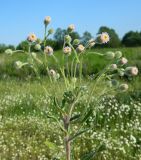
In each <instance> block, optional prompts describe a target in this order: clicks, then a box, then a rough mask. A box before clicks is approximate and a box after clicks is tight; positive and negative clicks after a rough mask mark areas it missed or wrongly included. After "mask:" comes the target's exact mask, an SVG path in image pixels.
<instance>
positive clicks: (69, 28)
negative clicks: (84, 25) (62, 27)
mask: <svg viewBox="0 0 141 160" xmlns="http://www.w3.org/2000/svg"><path fill="white" fill-rule="evenodd" d="M74 30H75V26H74V24H70V25H69V26H68V31H69V32H73V31H74Z"/></svg>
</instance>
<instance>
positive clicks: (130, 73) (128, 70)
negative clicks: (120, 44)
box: [125, 67, 138, 76]
mask: <svg viewBox="0 0 141 160" xmlns="http://www.w3.org/2000/svg"><path fill="white" fill-rule="evenodd" d="M125 74H126V75H128V76H136V75H137V74H138V68H137V67H127V68H126V69H125Z"/></svg>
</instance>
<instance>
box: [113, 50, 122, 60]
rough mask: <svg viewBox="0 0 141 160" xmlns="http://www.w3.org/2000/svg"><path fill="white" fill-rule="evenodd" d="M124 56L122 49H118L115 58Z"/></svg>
mask: <svg viewBox="0 0 141 160" xmlns="http://www.w3.org/2000/svg"><path fill="white" fill-rule="evenodd" d="M121 57H122V52H121V51H116V52H115V58H117V59H118V58H121Z"/></svg>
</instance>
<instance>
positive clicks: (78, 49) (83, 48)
mask: <svg viewBox="0 0 141 160" xmlns="http://www.w3.org/2000/svg"><path fill="white" fill-rule="evenodd" d="M76 50H77V52H78V53H81V52H83V51H84V50H85V47H84V46H83V45H82V44H79V45H78V47H77V48H76Z"/></svg>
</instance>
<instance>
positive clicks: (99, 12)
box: [0, 0, 141, 45]
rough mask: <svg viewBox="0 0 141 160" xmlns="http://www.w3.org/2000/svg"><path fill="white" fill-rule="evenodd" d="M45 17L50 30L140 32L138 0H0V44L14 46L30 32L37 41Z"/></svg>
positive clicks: (121, 33)
mask: <svg viewBox="0 0 141 160" xmlns="http://www.w3.org/2000/svg"><path fill="white" fill-rule="evenodd" d="M48 15H49V16H51V17H52V22H51V24H50V27H53V28H54V29H56V28H58V27H61V28H66V27H67V26H68V25H69V24H75V26H76V30H77V31H78V32H79V33H80V34H81V35H82V33H83V32H84V31H86V30H88V31H90V32H91V33H92V35H93V36H95V35H96V33H97V31H98V29H99V27H100V26H103V25H104V26H108V27H111V28H114V29H115V30H116V32H117V33H118V34H119V36H120V37H122V36H123V35H124V33H125V32H128V31H130V30H134V31H136V30H137V31H141V0H106V1H105V0H39V1H38V0H1V1H0V43H6V44H14V45H16V44H18V43H19V42H20V41H21V40H24V39H26V37H27V35H28V34H29V33H32V32H34V33H35V34H36V35H37V36H38V37H40V38H41V37H42V35H43V29H44V26H43V19H44V17H45V16H48Z"/></svg>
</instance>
